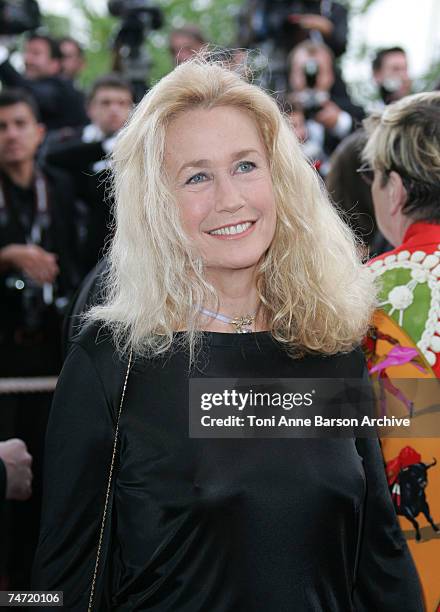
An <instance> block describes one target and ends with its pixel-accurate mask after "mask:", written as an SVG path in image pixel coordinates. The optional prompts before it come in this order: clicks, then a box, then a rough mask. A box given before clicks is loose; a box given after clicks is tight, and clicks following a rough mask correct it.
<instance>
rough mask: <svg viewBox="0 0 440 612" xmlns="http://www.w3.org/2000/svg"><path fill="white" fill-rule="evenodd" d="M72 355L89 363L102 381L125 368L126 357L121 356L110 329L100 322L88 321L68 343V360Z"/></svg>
mask: <svg viewBox="0 0 440 612" xmlns="http://www.w3.org/2000/svg"><path fill="white" fill-rule="evenodd" d="M73 354H76V355H80V356H82V357H83V358H84V359H87V360H88V361H89V362H91V365H92V366H93V367H94V368H95V370H96V371H97V373H98V374H99V376H100V378H101V379H103V380H106V379H107V380H108V379H111V378H112V377H113V376H115V374H117V373H118V372H120V371H121V372H123V371H125V370H126V368H127V363H128V357H126V356H124V355H121V353H120V352H119V351H118V349H117V347H116V345H115V342H114V338H113V333H112V330H111V328H110V327H109V326H108V325H106V324H105V323H103V322H101V321H88V322H86V323H85V324H84V325H83V326H82V327H81V329H80V330H79V331H78V332H77V334H76V335H75V336H74V337H73V338H72V339H71V341H70V343H69V349H68V354H67V356H68V358H69V357H70V356H71V355H73ZM79 358H80V359H81V357H79ZM116 377H117V376H116Z"/></svg>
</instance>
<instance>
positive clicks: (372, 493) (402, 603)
mask: <svg viewBox="0 0 440 612" xmlns="http://www.w3.org/2000/svg"><path fill="white" fill-rule="evenodd" d="M356 446H357V449H358V452H359V454H360V455H361V457H362V459H363V463H364V470H365V476H366V482H367V493H366V502H365V505H364V510H363V532H362V534H361V539H360V549H359V557H358V569H357V580H356V585H355V589H354V604H355V608H354V609H355V610H356V612H371V611H372V610H384V611H385V610H386V612H401V611H402V610H408V611H411V612H423V610H424V605H423V599H422V594H421V589H420V583H419V579H418V576H417V572H416V569H415V566H414V563H413V560H412V557H411V554H410V552H409V549H408V547H407V544H406V541H405V539H404V537H403V535H402V532H401V529H400V526H399V524H398V521H397V517H396V513H395V511H394V507H393V504H392V501H391V496H390V494H389V492H388V486H387V481H386V477H385V470H384V465H383V459H382V454H381V451H380V446H379V442H378V440H377V439H366V438H363V439H358V440H357V442H356Z"/></svg>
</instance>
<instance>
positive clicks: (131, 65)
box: [108, 0, 164, 102]
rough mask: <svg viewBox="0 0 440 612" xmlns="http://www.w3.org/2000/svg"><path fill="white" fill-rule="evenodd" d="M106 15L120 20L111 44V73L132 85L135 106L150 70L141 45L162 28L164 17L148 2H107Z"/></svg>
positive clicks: (148, 0)
mask: <svg viewBox="0 0 440 612" xmlns="http://www.w3.org/2000/svg"><path fill="white" fill-rule="evenodd" d="M108 10H109V12H110V13H111V14H112V15H113V16H115V17H120V18H121V20H122V23H121V26H120V28H119V30H118V32H117V33H116V36H115V38H114V42H113V53H114V56H115V59H114V66H113V69H114V70H115V71H117V72H122V74H123V75H124V76H125V77H126V78H127V79H128V80H129V81H131V84H132V86H133V91H134V98H135V102H139V100H140V99H141V98H142V96H143V95H144V93H145V91H146V89H147V87H148V85H147V82H148V75H149V71H150V67H151V61H150V58H149V55H148V53H147V51H146V49H145V46H144V42H145V39H146V37H147V36H148V34H149V33H150V31H152V30H157V29H159V28H161V27H162V25H163V21H164V20H163V13H162V11H161V9H160V8H159V7H157V6H156V5H155V4H154V3H153V2H152V1H151V0H109V2H108Z"/></svg>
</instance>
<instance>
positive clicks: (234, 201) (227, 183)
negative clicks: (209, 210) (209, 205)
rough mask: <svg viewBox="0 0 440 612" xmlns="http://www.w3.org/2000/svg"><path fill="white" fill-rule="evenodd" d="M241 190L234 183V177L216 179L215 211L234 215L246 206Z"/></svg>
mask: <svg viewBox="0 0 440 612" xmlns="http://www.w3.org/2000/svg"><path fill="white" fill-rule="evenodd" d="M244 203H245V202H244V198H243V195H242V193H241V190H240V189H239V188H238V186H237V185H236V183H235V182H234V177H232V176H223V177H216V181H215V210H216V212H222V211H223V212H225V211H226V212H230V213H234V212H236V211H237V210H240V208H242V207H243V206H244Z"/></svg>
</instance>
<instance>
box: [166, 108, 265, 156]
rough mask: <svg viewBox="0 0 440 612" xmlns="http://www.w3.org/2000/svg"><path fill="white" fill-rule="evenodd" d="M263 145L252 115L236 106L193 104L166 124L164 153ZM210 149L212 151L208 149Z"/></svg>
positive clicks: (257, 147)
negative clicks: (213, 147)
mask: <svg viewBox="0 0 440 612" xmlns="http://www.w3.org/2000/svg"><path fill="white" fill-rule="evenodd" d="M214 144H215V146H216V147H217V148H220V149H222V148H226V149H227V148H230V147H236V146H239V147H240V148H242V149H246V148H251V147H253V148H256V149H264V143H263V141H262V137H261V134H260V130H259V128H258V126H257V122H256V120H255V118H254V117H253V116H252V115H251V114H250V113H249V112H247V111H245V110H243V109H241V108H238V107H235V106H217V107H214V108H210V109H206V108H201V107H196V108H193V109H189V110H186V111H183V112H182V113H180V114H179V115H178V116H177V117H175V118H174V119H173V121H171V122H170V124H169V125H168V128H167V131H166V137H165V148H166V150H167V153H170V152H178V151H183V149H190V150H192V152H194V149H197V150H200V151H203V150H206V151H209V150H210V147H211V146H213V145H214ZM211 152H213V151H211Z"/></svg>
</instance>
